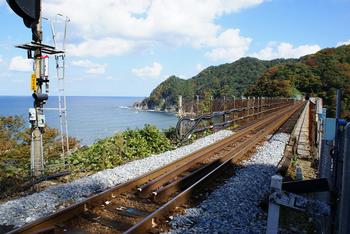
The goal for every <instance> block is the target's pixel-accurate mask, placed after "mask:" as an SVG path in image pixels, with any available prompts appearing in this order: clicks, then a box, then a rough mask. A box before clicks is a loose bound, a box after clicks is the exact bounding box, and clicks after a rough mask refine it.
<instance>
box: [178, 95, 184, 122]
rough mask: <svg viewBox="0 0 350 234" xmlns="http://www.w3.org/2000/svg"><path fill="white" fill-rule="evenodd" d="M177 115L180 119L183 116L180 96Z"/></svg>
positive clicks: (180, 97)
mask: <svg viewBox="0 0 350 234" xmlns="http://www.w3.org/2000/svg"><path fill="white" fill-rule="evenodd" d="M178 115H179V117H180V118H181V117H182V115H183V110H182V96H181V95H179V107H178Z"/></svg>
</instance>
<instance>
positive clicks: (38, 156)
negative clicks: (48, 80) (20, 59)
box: [31, 1, 45, 176]
mask: <svg viewBox="0 0 350 234" xmlns="http://www.w3.org/2000/svg"><path fill="white" fill-rule="evenodd" d="M39 8H40V13H39V14H40V16H39V22H38V24H37V32H38V33H39V36H38V37H36V38H34V37H33V40H34V41H35V40H36V41H35V42H37V43H38V44H41V42H42V19H41V1H40V5H39ZM41 56H42V54H41V48H40V47H38V48H36V49H35V51H34V74H35V77H36V79H37V87H36V90H33V91H34V93H33V97H34V108H35V113H36V119H35V120H34V121H32V122H31V124H32V151H31V152H32V155H31V158H32V163H31V168H32V172H33V175H34V176H40V175H41V173H42V171H43V170H44V152H43V141H42V135H43V128H42V127H39V125H40V124H45V123H39V121H42V116H43V110H42V108H43V102H41V101H38V100H37V99H35V96H34V95H35V94H36V95H37V97H38V96H39V97H40V96H42V82H41V81H42V79H43V78H42V72H41V71H42V67H41V66H42V63H41ZM38 78H39V82H38ZM40 126H41V125H40Z"/></svg>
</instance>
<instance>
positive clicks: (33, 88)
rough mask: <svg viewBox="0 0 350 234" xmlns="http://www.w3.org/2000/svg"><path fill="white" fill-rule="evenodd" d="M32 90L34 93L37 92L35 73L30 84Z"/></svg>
mask: <svg viewBox="0 0 350 234" xmlns="http://www.w3.org/2000/svg"><path fill="white" fill-rule="evenodd" d="M30 88H31V90H32V91H33V92H36V75H35V73H33V74H32V79H31V82H30Z"/></svg>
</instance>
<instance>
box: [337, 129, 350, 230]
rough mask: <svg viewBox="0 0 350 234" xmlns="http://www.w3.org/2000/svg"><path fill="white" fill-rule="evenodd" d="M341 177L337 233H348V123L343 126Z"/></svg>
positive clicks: (349, 148)
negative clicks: (343, 140)
mask: <svg viewBox="0 0 350 234" xmlns="http://www.w3.org/2000/svg"><path fill="white" fill-rule="evenodd" d="M344 139H345V142H344V162H343V178H342V186H341V195H340V215H339V234H347V233H350V223H349V218H350V123H348V124H347V125H346V127H345V135H344Z"/></svg>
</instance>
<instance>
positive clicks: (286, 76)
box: [247, 45, 350, 118]
mask: <svg viewBox="0 0 350 234" xmlns="http://www.w3.org/2000/svg"><path fill="white" fill-rule="evenodd" d="M340 88H341V89H343V91H344V95H343V99H342V100H343V116H344V117H347V118H349V117H350V45H346V46H345V45H344V46H340V47H337V48H328V49H324V50H321V51H319V52H317V53H315V54H312V55H306V56H304V57H301V58H300V59H298V60H297V61H295V62H293V63H288V64H280V65H277V66H274V67H271V68H269V69H267V71H265V73H264V74H263V75H262V76H261V77H260V78H259V79H258V80H257V82H256V83H255V84H254V85H253V86H251V87H250V88H249V89H248V91H247V95H252V96H284V97H290V96H295V95H296V94H298V93H301V94H303V95H309V96H318V97H321V98H323V100H324V104H325V106H326V107H327V108H328V111H329V113H330V115H333V114H334V109H335V105H334V104H335V95H336V89H340Z"/></svg>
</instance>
